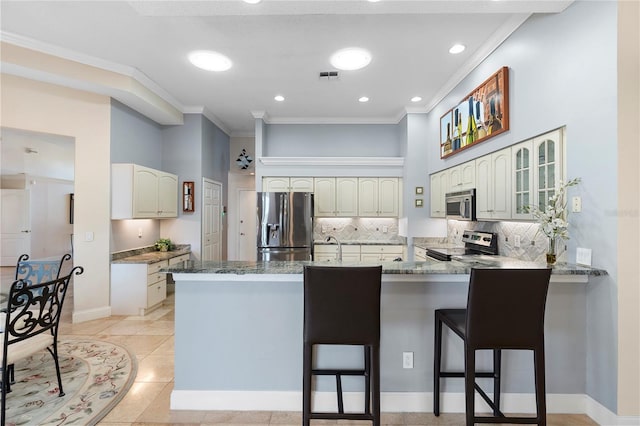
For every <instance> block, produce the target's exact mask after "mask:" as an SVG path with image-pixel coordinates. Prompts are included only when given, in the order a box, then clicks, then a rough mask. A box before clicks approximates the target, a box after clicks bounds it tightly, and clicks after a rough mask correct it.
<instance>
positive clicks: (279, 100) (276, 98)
mask: <svg viewBox="0 0 640 426" xmlns="http://www.w3.org/2000/svg"><path fill="white" fill-rule="evenodd" d="M273 99H275V100H276V101H278V102H282V101H284V96H282V95H276V97H274V98H273Z"/></svg>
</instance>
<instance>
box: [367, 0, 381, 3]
mask: <svg viewBox="0 0 640 426" xmlns="http://www.w3.org/2000/svg"><path fill="white" fill-rule="evenodd" d="M379 1H380V0H369V3H378V2H379Z"/></svg>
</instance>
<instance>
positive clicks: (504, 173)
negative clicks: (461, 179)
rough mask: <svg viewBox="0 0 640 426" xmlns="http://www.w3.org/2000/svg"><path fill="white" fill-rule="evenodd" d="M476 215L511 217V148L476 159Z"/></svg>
mask: <svg viewBox="0 0 640 426" xmlns="http://www.w3.org/2000/svg"><path fill="white" fill-rule="evenodd" d="M476 217H477V218H478V220H481V219H486V220H498V219H511V148H506V149H502V150H500V151H496V152H494V153H492V154H490V155H485V156H484V157H480V158H478V159H476Z"/></svg>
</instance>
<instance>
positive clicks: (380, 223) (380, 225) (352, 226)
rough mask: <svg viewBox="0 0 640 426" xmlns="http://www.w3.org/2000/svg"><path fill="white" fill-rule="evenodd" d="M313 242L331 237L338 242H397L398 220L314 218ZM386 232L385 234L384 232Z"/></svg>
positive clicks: (398, 238)
mask: <svg viewBox="0 0 640 426" xmlns="http://www.w3.org/2000/svg"><path fill="white" fill-rule="evenodd" d="M313 222H314V225H313V239H314V241H319V240H324V239H326V238H327V237H328V236H329V235H333V236H334V237H336V238H337V239H338V240H340V241H374V242H377V241H380V242H389V241H392V242H397V241H399V240H401V239H402V238H401V237H399V236H398V219H395V218H383V217H381V218H362V217H360V218H350V217H344V218H342V217H336V218H323V217H321V218H315V219H314V221H313ZM385 231H386V232H385Z"/></svg>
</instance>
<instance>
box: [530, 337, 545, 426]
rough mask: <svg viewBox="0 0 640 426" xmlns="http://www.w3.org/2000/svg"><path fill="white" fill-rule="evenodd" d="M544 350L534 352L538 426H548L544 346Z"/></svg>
mask: <svg viewBox="0 0 640 426" xmlns="http://www.w3.org/2000/svg"><path fill="white" fill-rule="evenodd" d="M542 345H543V346H542V349H540V348H538V349H534V350H533V359H534V369H535V376H536V378H535V386H536V410H537V417H538V425H540V426H546V425H547V402H546V395H545V394H546V391H545V377H544V376H545V363H544V344H542Z"/></svg>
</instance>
